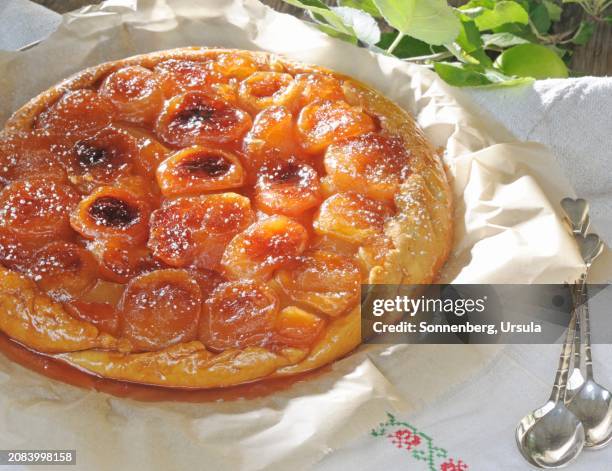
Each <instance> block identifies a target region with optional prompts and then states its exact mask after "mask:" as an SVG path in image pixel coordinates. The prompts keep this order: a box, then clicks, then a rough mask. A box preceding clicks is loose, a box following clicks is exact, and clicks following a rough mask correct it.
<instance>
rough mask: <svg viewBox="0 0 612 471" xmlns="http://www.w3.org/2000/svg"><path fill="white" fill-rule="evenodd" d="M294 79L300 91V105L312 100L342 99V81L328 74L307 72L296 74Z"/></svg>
mask: <svg viewBox="0 0 612 471" xmlns="http://www.w3.org/2000/svg"><path fill="white" fill-rule="evenodd" d="M295 81H296V82H297V84H298V88H299V90H300V93H301V99H300V101H301V104H302V106H304V105H307V104H308V103H311V102H313V101H328V100H331V101H337V100H344V98H345V97H344V92H343V91H342V83H341V82H340V81H339V80H338V79H336V78H334V77H330V76H329V75H324V74H318V73H308V74H297V75H296V76H295Z"/></svg>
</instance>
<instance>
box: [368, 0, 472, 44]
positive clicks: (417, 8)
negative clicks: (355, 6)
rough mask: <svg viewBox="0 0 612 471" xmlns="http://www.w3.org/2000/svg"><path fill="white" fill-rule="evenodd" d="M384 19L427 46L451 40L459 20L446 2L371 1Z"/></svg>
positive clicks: (416, 0)
mask: <svg viewBox="0 0 612 471" xmlns="http://www.w3.org/2000/svg"><path fill="white" fill-rule="evenodd" d="M374 3H375V4H376V6H377V7H378V10H379V11H380V13H381V15H382V16H383V18H384V19H385V20H386V21H387V23H389V24H390V25H391V26H393V27H394V28H395V29H397V30H398V31H399V32H400V33H402V34H404V35H408V36H412V37H414V38H417V39H420V40H421V41H425V42H426V43H429V44H435V45H440V44H445V43H449V42H451V41H454V40H455V38H456V37H457V35H458V34H459V28H460V21H459V18H457V15H455V12H454V10H453V9H452V8H451V7H449V6H448V4H447V3H446V0H374Z"/></svg>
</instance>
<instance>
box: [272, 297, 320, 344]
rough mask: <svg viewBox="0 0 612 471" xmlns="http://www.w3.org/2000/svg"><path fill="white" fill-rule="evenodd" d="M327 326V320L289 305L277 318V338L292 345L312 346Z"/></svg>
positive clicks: (282, 342) (278, 340) (280, 341)
mask: <svg viewBox="0 0 612 471" xmlns="http://www.w3.org/2000/svg"><path fill="white" fill-rule="evenodd" d="M324 328H325V320H323V319H321V318H320V317H319V316H317V315H315V314H312V313H310V312H308V311H305V310H304V309H300V308H299V307H296V306H287V307H286V308H284V309H283V310H282V311H281V312H280V313H279V314H278V318H277V320H276V331H275V336H274V338H275V340H276V341H277V342H279V343H281V344H283V345H288V346H290V347H296V348H305V347H309V346H311V345H312V344H313V343H314V342H315V341H316V340H317V338H319V337H320V335H321V333H322V332H323V329H324Z"/></svg>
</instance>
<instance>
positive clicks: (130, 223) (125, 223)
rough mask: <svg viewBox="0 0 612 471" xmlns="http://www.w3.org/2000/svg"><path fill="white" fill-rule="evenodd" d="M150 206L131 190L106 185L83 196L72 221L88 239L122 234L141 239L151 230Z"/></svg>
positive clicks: (116, 236)
mask: <svg viewBox="0 0 612 471" xmlns="http://www.w3.org/2000/svg"><path fill="white" fill-rule="evenodd" d="M148 221H149V208H148V206H147V205H146V204H145V203H143V202H142V201H141V200H139V199H138V198H136V197H135V196H134V195H133V194H132V193H131V192H129V191H126V190H124V189H122V188H114V187H110V186H103V187H99V188H97V189H96V190H95V191H94V192H93V193H92V194H91V195H89V196H88V197H87V198H85V199H83V200H82V201H81V202H80V203H79V205H78V206H77V208H76V209H75V211H74V212H73V213H72V215H71V218H70V223H71V224H72V227H73V228H74V230H75V231H77V232H79V233H80V234H81V235H82V236H83V237H85V238H86V239H98V238H100V239H106V238H118V239H122V240H124V241H126V242H131V243H138V242H141V241H143V240H145V239H146V237H147V233H148Z"/></svg>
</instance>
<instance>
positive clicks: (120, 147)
mask: <svg viewBox="0 0 612 471" xmlns="http://www.w3.org/2000/svg"><path fill="white" fill-rule="evenodd" d="M138 153H139V150H138V146H137V142H136V139H134V138H133V137H132V136H131V135H130V134H128V133H127V132H126V131H124V130H121V129H118V128H115V127H112V126H109V127H107V128H104V129H102V130H101V131H99V132H97V133H96V134H95V135H93V136H92V137H88V138H86V139H81V140H78V141H77V142H76V143H75V144H74V146H73V147H72V149H71V150H70V152H69V154H68V161H69V162H70V169H69V171H68V176H69V178H70V180H71V181H72V182H73V183H74V184H75V185H77V186H79V187H80V188H82V189H84V190H89V189H91V188H93V186H95V185H96V184H105V183H112V182H113V181H114V180H115V179H117V178H118V177H120V176H122V175H127V174H128V173H129V171H130V169H131V167H132V162H133V161H134V160H135V159H136V158H137V155H138Z"/></svg>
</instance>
